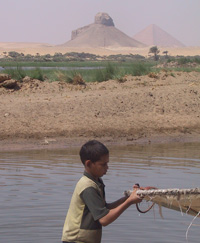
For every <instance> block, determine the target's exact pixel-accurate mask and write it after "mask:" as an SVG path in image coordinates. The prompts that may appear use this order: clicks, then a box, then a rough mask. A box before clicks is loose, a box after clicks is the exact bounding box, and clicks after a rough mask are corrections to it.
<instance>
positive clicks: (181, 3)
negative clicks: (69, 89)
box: [0, 0, 200, 46]
mask: <svg viewBox="0 0 200 243" xmlns="http://www.w3.org/2000/svg"><path fill="white" fill-rule="evenodd" d="M98 12H106V13H108V14H109V15H110V17H111V18H112V19H113V21H114V24H115V27H116V28H118V29H119V30H121V31H123V32H124V33H125V34H127V35H129V36H130V37H133V35H135V34H136V33H138V32H139V31H141V30H143V29H144V28H146V27H147V26H148V25H150V24H156V25H158V26H159V27H160V28H161V29H163V30H165V31H166V32H168V33H169V34H171V35H172V36H173V37H175V38H176V39H178V40H179V41H181V42H182V43H183V44H185V45H186V46H200V0H0V23H1V34H0V42H40V43H49V44H63V43H65V42H67V41H68V40H70V39H71V31H72V30H75V29H77V28H79V27H83V26H85V25H88V24H91V23H93V22H94V17H95V15H96V14H97V13H98Z"/></svg>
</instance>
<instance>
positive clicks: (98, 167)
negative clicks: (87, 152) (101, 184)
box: [85, 154, 109, 179]
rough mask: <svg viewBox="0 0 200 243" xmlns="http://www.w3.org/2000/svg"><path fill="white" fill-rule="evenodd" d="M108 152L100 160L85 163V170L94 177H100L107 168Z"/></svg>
mask: <svg viewBox="0 0 200 243" xmlns="http://www.w3.org/2000/svg"><path fill="white" fill-rule="evenodd" d="M108 162H109V154H106V155H103V156H102V157H101V159H100V160H98V161H96V162H94V163H92V162H91V161H90V163H89V166H87V165H86V167H85V168H86V171H87V172H88V173H89V174H91V175H92V176H93V177H94V178H95V179H98V178H99V177H102V176H103V175H105V174H106V172H107V170H108Z"/></svg>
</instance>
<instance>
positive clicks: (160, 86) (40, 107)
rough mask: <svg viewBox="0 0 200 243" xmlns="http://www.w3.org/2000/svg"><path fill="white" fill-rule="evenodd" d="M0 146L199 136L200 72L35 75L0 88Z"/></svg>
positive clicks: (21, 146) (12, 146) (159, 140)
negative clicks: (70, 77)
mask: <svg viewBox="0 0 200 243" xmlns="http://www.w3.org/2000/svg"><path fill="white" fill-rule="evenodd" d="M0 98H1V103H0V115H1V116H0V124H1V126H0V147H1V149H2V150H3V149H9V148H12V149H13V148H17V147H20V148H31V147H45V148H47V147H48V148H50V147H62V146H70V145H78V144H80V143H82V142H83V141H86V140H87V139H91V138H95V139H100V140H102V141H106V142H110V143H117V144H120V143H137V142H147V143H150V142H153V141H158V142H163V141H199V140H200V135H199V132H200V73H197V72H191V73H183V72H173V73H170V72H161V73H160V74H158V75H149V76H143V77H131V76H130V77H126V81H125V82H123V83H119V82H118V81H115V80H110V81H107V82H102V83H94V84H87V85H86V86H83V85H76V86H75V85H69V84H66V83H59V82H54V83H48V82H40V81H37V80H32V81H30V82H26V83H24V84H22V86H21V88H20V89H18V90H16V91H13V90H12V89H9V90H8V89H5V88H4V87H1V88H0Z"/></svg>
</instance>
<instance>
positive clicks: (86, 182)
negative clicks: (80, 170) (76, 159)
mask: <svg viewBox="0 0 200 243" xmlns="http://www.w3.org/2000/svg"><path fill="white" fill-rule="evenodd" d="M88 187H94V188H95V189H97V190H99V187H98V185H97V183H95V181H93V180H92V179H91V178H89V177H88V176H86V175H83V176H82V177H81V178H80V180H79V181H78V182H77V184H76V189H77V190H78V192H79V193H81V192H82V191H84V190H85V189H86V188H88Z"/></svg>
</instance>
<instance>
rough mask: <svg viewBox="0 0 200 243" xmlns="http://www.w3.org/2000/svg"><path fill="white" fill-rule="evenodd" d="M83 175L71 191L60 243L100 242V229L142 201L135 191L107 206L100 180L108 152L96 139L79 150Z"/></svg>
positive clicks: (106, 166) (104, 172)
mask: <svg viewBox="0 0 200 243" xmlns="http://www.w3.org/2000/svg"><path fill="white" fill-rule="evenodd" d="M80 158H81V161H82V163H83V165H84V167H85V171H84V175H83V176H82V178H81V179H80V180H79V181H78V183H77V185H76V188H75V190H74V193H73V196H72V199H71V203H70V206H69V210H68V213H67V217H66V220H65V224H64V227H63V235H62V241H63V243H66V242H68V243H100V242H101V234H102V226H107V225H109V224H110V223H112V222H113V221H114V220H116V219H117V218H118V217H119V216H120V215H121V214H122V213H123V212H124V211H125V210H126V209H127V208H128V207H129V206H130V205H132V204H134V203H139V202H141V201H142V199H141V198H139V197H138V196H137V194H136V189H135V190H134V191H133V193H132V194H131V196H130V197H122V198H120V199H119V200H117V201H116V202H113V203H110V204H109V203H106V201H105V191H104V187H105V186H104V184H103V181H102V179H101V177H102V176H103V175H105V174H106V172H107V170H108V162H109V151H108V149H107V148H106V146H105V145H103V144H102V143H100V142H99V141H96V140H91V141H89V142H87V143H85V144H84V145H83V146H82V148H81V150H80Z"/></svg>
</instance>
